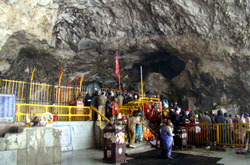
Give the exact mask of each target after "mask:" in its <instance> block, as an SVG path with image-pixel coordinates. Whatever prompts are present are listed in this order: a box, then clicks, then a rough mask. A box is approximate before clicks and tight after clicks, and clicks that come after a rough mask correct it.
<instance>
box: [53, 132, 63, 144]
mask: <svg viewBox="0 0 250 165" xmlns="http://www.w3.org/2000/svg"><path fill="white" fill-rule="evenodd" d="M61 134H62V131H61V130H60V129H54V131H53V136H54V142H53V145H54V146H59V147H60V146H61Z"/></svg>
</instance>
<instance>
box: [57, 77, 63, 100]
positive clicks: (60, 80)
mask: <svg viewBox="0 0 250 165" xmlns="http://www.w3.org/2000/svg"><path fill="white" fill-rule="evenodd" d="M62 75H63V72H62V73H61V75H60V78H59V84H58V88H59V89H58V104H57V105H59V103H60V86H61V82H62Z"/></svg>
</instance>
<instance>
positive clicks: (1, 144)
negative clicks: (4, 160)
mask: <svg viewBox="0 0 250 165" xmlns="http://www.w3.org/2000/svg"><path fill="white" fill-rule="evenodd" d="M6 147H7V146H6V138H0V151H4V150H6Z"/></svg>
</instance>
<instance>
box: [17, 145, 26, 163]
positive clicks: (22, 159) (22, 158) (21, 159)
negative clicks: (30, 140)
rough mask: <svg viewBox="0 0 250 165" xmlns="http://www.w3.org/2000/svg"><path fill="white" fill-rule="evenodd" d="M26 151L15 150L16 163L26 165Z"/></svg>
mask: <svg viewBox="0 0 250 165" xmlns="http://www.w3.org/2000/svg"><path fill="white" fill-rule="evenodd" d="M26 159H27V152H26V149H19V150H17V165H26Z"/></svg>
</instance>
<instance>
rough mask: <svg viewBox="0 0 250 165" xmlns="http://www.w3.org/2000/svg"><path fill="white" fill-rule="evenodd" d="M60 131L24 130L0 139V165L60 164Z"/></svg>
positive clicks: (34, 128)
mask: <svg viewBox="0 0 250 165" xmlns="http://www.w3.org/2000/svg"><path fill="white" fill-rule="evenodd" d="M60 138H61V131H60V130H58V129H54V128H48V127H33V128H24V129H23V131H22V132H20V133H6V134H5V136H4V137H3V138H0V165H10V164H11V165H12V164H13V165H16V164H17V165H35V164H41V165H42V164H53V163H60V162H61V144H60Z"/></svg>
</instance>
